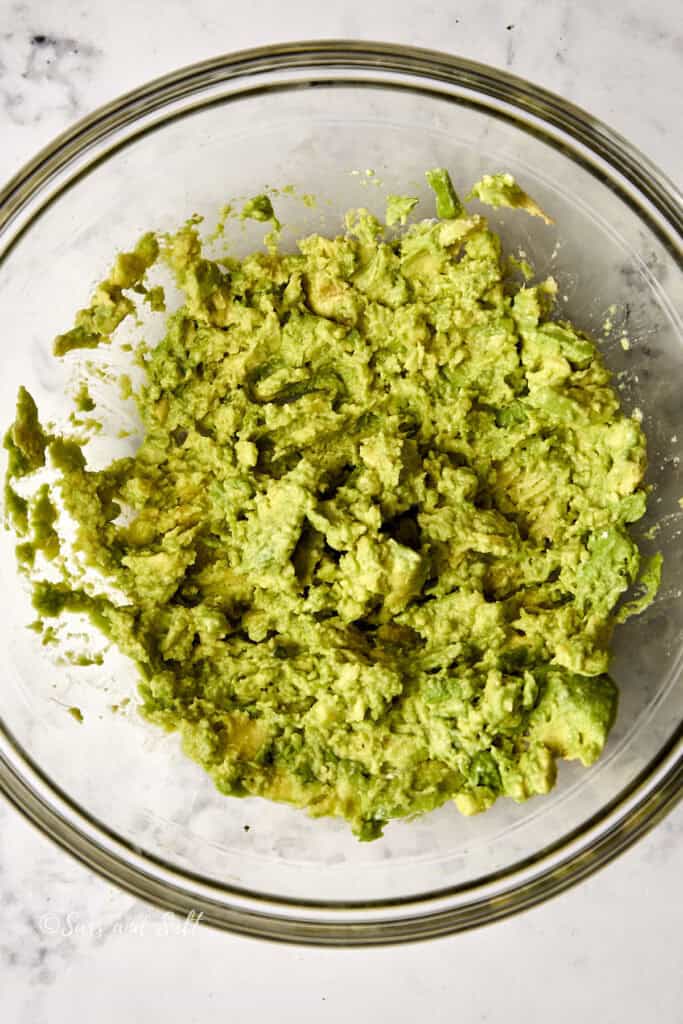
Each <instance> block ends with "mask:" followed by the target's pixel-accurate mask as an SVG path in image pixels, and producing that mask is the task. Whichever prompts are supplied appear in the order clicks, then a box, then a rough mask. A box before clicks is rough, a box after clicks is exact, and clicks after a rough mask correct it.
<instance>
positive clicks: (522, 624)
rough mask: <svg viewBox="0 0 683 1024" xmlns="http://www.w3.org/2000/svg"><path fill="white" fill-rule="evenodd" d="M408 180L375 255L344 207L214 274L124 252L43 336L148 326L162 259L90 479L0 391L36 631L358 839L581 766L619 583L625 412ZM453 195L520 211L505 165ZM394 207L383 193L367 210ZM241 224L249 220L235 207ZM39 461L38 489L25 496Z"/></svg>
mask: <svg viewBox="0 0 683 1024" xmlns="http://www.w3.org/2000/svg"><path fill="white" fill-rule="evenodd" d="M428 179H429V181H430V183H431V184H432V186H433V188H434V191H435V193H436V199H437V208H438V213H439V215H440V219H436V220H425V221H420V222H417V223H413V224H412V225H410V226H408V227H405V228H401V229H400V231H399V232H398V234H397V235H396V237H392V238H391V239H390V240H388V239H387V237H386V236H385V232H384V227H383V225H382V224H381V223H380V222H379V221H378V220H377V219H376V218H375V217H373V216H372V215H370V214H369V213H367V212H366V211H362V210H360V211H354V212H353V213H351V214H349V215H347V219H346V233H345V234H344V235H342V236H340V237H337V238H326V237H321V236H319V235H312V236H310V237H308V238H305V239H303V240H302V241H301V242H299V245H298V252H296V253H293V254H284V253H280V252H279V251H278V250H277V248H276V247H274V246H273V245H269V247H268V251H267V252H257V253H254V254H253V255H251V256H249V257H247V258H245V259H243V260H237V259H232V258H225V259H221V260H218V261H213V260H210V259H208V258H206V257H205V256H204V255H203V253H202V245H201V241H200V238H199V235H198V232H197V228H196V225H195V224H194V223H192V222H190V223H189V224H187V225H185V226H184V227H183V228H182V229H180V230H179V231H178V232H177V233H176V234H174V235H172V236H163V237H157V236H155V235H154V234H151V233H150V234H148V235H145V236H144V237H143V238H142V239H141V241H140V242H139V243H138V246H137V247H136V249H135V250H134V251H133V252H129V253H123V254H121V255H119V256H118V257H117V259H116V262H115V265H114V267H113V270H112V272H111V274H110V276H109V278H108V279H107V280H106V281H104V282H102V284H100V285H99V286H98V288H97V290H96V292H95V295H94V297H93V300H92V303H91V305H90V306H89V307H88V308H87V309H85V310H82V311H81V312H80V313H79V314H78V315H77V317H76V324H75V327H74V328H73V329H72V330H71V331H69V332H67V333H66V334H64V335H61V336H60V337H59V338H58V339H56V342H55V352H56V353H57V354H58V355H60V356H61V355H64V354H65V353H67V352H69V351H71V350H72V349H78V348H83V347H86V348H93V347H95V346H97V345H100V344H102V343H107V342H109V341H110V340H111V334H112V332H113V331H114V330H115V328H116V327H117V326H118V324H119V323H120V322H121V321H122V320H123V319H124V318H126V317H128V316H129V315H130V314H131V313H134V311H135V305H134V297H135V296H136V295H138V296H139V295H143V296H145V301H147V302H149V303H150V304H151V305H152V308H153V309H158V310H163V309H164V301H163V295H160V294H159V292H160V290H159V289H158V288H157V289H154V290H152V296H153V298H152V300H150V299H149V297H148V295H149V293H148V290H147V289H146V288H145V280H146V274H147V271H148V270H149V268H150V267H151V266H153V265H154V264H155V263H156V262H157V261H162V262H164V263H165V264H166V265H168V266H170V268H171V269H172V271H173V272H174V274H175V277H176V280H177V283H178V285H179V287H180V289H181V290H182V293H183V295H184V302H183V305H182V307H181V308H180V309H178V310H177V311H176V312H173V313H172V314H171V315H169V316H168V320H167V324H166V333H165V336H164V338H163V340H162V341H161V342H160V343H159V344H158V345H157V346H156V347H154V348H153V349H151V350H149V349H147V348H146V347H145V346H144V345H143V346H141V348H140V354H139V359H140V362H141V365H143V367H144V369H145V373H146V379H145V382H144V384H143V385H142V386H141V387H140V388H139V390H137V392H136V393H135V395H134V397H135V400H136V402H137V406H138V409H139V413H140V416H141V418H142V421H143V424H144V437H143V440H142V442H141V444H140V446H139V448H138V450H137V451H136V453H135V454H134V455H133V456H130V457H124V458H120V459H118V460H116V461H114V462H112V463H111V464H110V465H108V466H106V467H105V468H103V469H94V468H91V467H90V466H89V465H88V463H87V461H86V457H85V455H84V452H83V439H82V437H78V436H64V435H61V434H57V433H51V432H50V430H49V429H47V428H44V427H43V426H41V423H40V420H39V416H38V411H37V409H36V406H35V403H34V402H33V399H32V398H31V396H30V394H29V393H28V392H27V391H26V390H25V389H23V388H22V389H21V391H20V393H19V399H18V405H17V415H16V420H15V422H14V424H13V426H12V427H11V428H10V430H9V432H8V433H7V436H6V439H5V447H6V448H7V449H8V452H9V467H8V475H7V481H6V487H5V511H6V517H7V520H8V521H9V523H10V525H11V526H12V528H13V529H14V531H15V532H16V533H17V534H18V535H19V536H20V541H21V542H20V544H19V546H18V548H17V554H18V559H19V564H20V566H21V567H22V568H23V570H24V571H25V572H26V573H27V575H28V576H29V578H30V580H31V584H32V590H33V601H34V604H35V606H36V608H37V610H38V613H39V616H40V620H39V621H40V622H44V620H46V619H53V618H54V617H55V616H60V614H61V613H63V612H69V611H71V612H85V613H86V614H87V615H89V616H90V618H91V619H92V621H93V622H94V623H95V624H96V626H97V627H98V628H99V629H100V630H101V631H102V632H103V633H104V634H106V636H107V637H108V638H109V639H110V640H111V641H112V642H113V643H114V644H115V645H116V646H117V647H118V648H119V649H120V650H121V651H122V652H124V653H125V654H126V655H128V656H129V657H130V658H131V659H132V660H133V662H134V663H135V664H136V666H137V668H138V671H139V675H140V680H141V681H140V686H139V692H140V696H141V710H142V713H143V714H144V716H145V717H146V718H147V719H149V720H150V721H151V722H153V723H156V724H158V725H160V726H162V727H163V728H165V729H168V730H177V731H178V732H179V733H180V736H181V737H182V744H183V748H184V750H185V751H186V753H187V754H188V755H189V756H190V757H191V758H193V759H195V760H196V761H197V762H198V763H199V764H200V765H201V766H202V767H203V768H204V769H205V770H206V771H207V772H208V773H209V774H210V775H211V777H212V778H213V780H214V782H215V784H216V786H217V787H218V789H219V790H220V791H221V792H223V793H226V794H231V795H237V796H244V795H259V796H262V797H266V798H269V799H272V800H278V801H287V802H290V803H292V804H295V805H296V806H298V807H303V808H306V809H307V810H308V811H309V813H311V814H312V815H315V816H319V815H336V816H341V817H343V818H345V819H347V820H348V821H349V822H350V824H351V827H352V828H353V831H354V832H355V834H356V835H357V836H358V837H359V838H361V839H366V840H367V839H374V838H376V837H377V836H380V835H381V834H382V829H383V827H384V825H385V824H386V823H387V822H388V821H389V820H390V819H393V818H400V817H405V816H407V815H415V814H416V813H421V812H424V811H428V810H431V809H432V808H435V807H438V806H439V805H441V804H444V803H445V802H446V801H454V802H455V804H456V806H457V807H458V808H459V810H460V811H461V812H463V813H464V814H472V813H475V812H477V811H481V810H484V809H486V808H487V807H489V806H490V805H491V804H492V803H493V802H494V801H495V800H496V799H497V797H498V796H500V795H506V796H509V797H512V798H513V799H514V800H516V801H523V800H526V799H527V798H528V797H531V796H533V795H535V794H540V793H547V792H548V791H549V790H550V789H551V787H552V786H553V784H554V782H555V776H556V759H558V758H569V759H574V758H576V759H579V760H580V761H582V762H583V764H585V765H590V764H592V763H593V762H594V761H595V760H596V758H597V757H598V756H599V754H600V753H601V751H602V749H603V746H604V744H605V740H606V737H607V734H608V732H609V729H610V726H611V724H612V722H613V720H614V716H615V710H616V704H617V691H616V687H615V684H614V683H613V681H612V680H611V679H610V677H609V675H608V674H607V672H608V664H609V643H610V636H611V632H612V627H613V625H614V623H615V621H616V616H617V614H618V612H617V611H616V610H615V606H616V605H617V602H618V600H619V598H620V595H621V594H622V593H623V592H624V591H625V590H626V589H627V588H628V587H629V586H631V585H632V584H633V583H634V582H635V581H636V580H637V579H638V575H639V572H640V564H639V563H640V558H639V552H638V547H637V545H636V543H635V542H634V540H633V539H632V538H631V536H630V535H629V532H628V524H629V523H632V522H635V521H636V520H638V519H639V518H640V517H641V516H642V515H643V514H644V511H645V507H646V491H645V489H644V488H643V486H642V479H643V474H644V470H645V439H644V436H643V433H642V431H641V428H640V426H639V424H638V422H636V420H635V419H633V418H630V417H628V416H626V415H625V414H624V413H623V412H622V411H621V409H620V405H619V400H618V397H617V395H616V393H615V391H614V390H613V388H612V387H611V385H610V375H609V372H608V371H607V370H606V368H605V367H604V365H603V362H602V359H601V357H600V354H599V352H598V350H597V348H596V346H595V344H594V343H593V342H592V341H591V340H590V339H589V338H588V337H586V336H585V335H584V334H582V333H581V332H580V331H579V330H577V329H575V328H574V327H573V326H572V325H571V324H569V323H567V322H565V321H561V320H557V319H551V313H552V309H553V301H554V295H555V285H554V282H553V281H552V279H548V280H546V281H544V282H542V283H540V284H536V285H534V286H523V287H516V286H515V285H513V284H512V283H511V282H510V281H509V280H507V279H506V276H505V272H504V262H503V260H502V258H501V247H500V242H499V239H498V237H497V236H496V234H494V232H493V231H492V230H491V229H490V228H489V226H488V225H487V222H486V220H485V219H484V218H483V217H481V216H478V215H475V214H468V213H467V212H466V210H465V208H464V206H463V205H462V203H461V201H460V200H459V198H458V197H457V195H456V193H455V191H454V189H453V186H452V183H451V181H450V178H449V176H448V174H447V172H445V171H444V170H443V169H441V168H437V169H435V170H434V171H430V172H429V173H428ZM496 190H498V191H496ZM470 197H478V198H480V199H482V200H485V201H487V202H489V203H491V204H492V205H494V206H496V205H510V204H512V205H518V206H522V207H523V208H525V209H527V210H528V211H529V212H532V213H539V208H538V207H537V206H536V204H535V203H533V202H532V201H531V200H528V197H525V194H524V193H523V192H522V191H521V189H519V187H518V186H517V185H516V183H515V182H514V179H512V178H511V177H510V176H509V175H495V176H487V178H485V179H483V184H482V183H478V185H477V186H475V187H474V188H473V190H472V193H471V194H470ZM527 200H528V201H527ZM415 202H416V200H414V199H412V198H410V197H400V196H392V197H390V213H389V217H388V220H389V222H390V223H393V224H397V223H404V222H405V220H406V218H407V216H408V214H409V213H410V211H411V210H412V208H413V206H414V205H415ZM540 215H541V216H544V217H545V214H543V213H542V211H540ZM242 216H251V217H257V218H258V219H263V220H266V219H271V220H273V222H274V223H275V224H276V228H277V227H278V225H277V221H276V219H275V215H274V213H273V210H272V206H271V204H270V200H269V199H268V198H267V197H265V196H264V197H256V198H255V199H254V200H252V201H251V205H248V207H245V210H244V211H243V214H242ZM83 394H87V388H85V387H84V388H83V389H82V390H81V392H80V395H81V400H82V396H83ZM46 465H52V466H53V467H54V468H55V469H56V470H57V473H58V477H57V482H56V483H54V484H52V485H50V487H48V486H47V485H46V484H42V485H41V486H40V487H39V488H38V490H37V492H36V493H35V494H34V495H33V496H28V497H26V496H24V492H25V490H26V485H25V483H24V482H23V481H22V478H23V477H27V476H31V475H32V474H34V473H35V472H38V473H40V471H41V470H42V469H43V467H45V466H46ZM53 499H54V500H53ZM59 505H61V507H62V509H63V510H64V512H60V511H59V508H58V506H59ZM62 514H66V515H67V517H68V518H70V519H71V520H72V521H74V522H75V524H76V539H75V542H74V548H75V550H76V551H77V552H78V556H79V561H78V563H77V562H75V561H74V560H73V559H67V558H66V557H65V551H64V548H65V542H64V541H62V539H61V536H60V533H59V530H58V528H57V525H58V519H59V516H60V515H62ZM39 554H40V558H38V555H39ZM41 559H42V560H43V561H44V562H45V561H46V562H48V563H49V564H50V566H51V567H52V570H53V577H54V574H55V571H56V573H57V579H56V580H55V578H52V579H49V580H48V579H46V578H45V574H44V573H42V574H41V573H40V572H38V569H37V566H38V565H39V563H40V560H41ZM78 566H86V567H88V570H89V571H90V573H92V570H93V569H94V570H96V571H97V573H98V575H99V577H100V578H101V579H102V580H103V581H106V583H107V584H108V585H111V587H113V588H114V590H115V594H113V595H112V593H111V592H110V590H108V589H107V587H105V586H103V587H101V588H100V589H99V590H98V589H97V587H93V585H92V584H91V583H88V584H86V583H85V582H84V580H83V577H82V576H81V575H79V573H82V572H83V571H84V570H83V569H79V568H78ZM659 571H660V564H659V560H658V559H657V558H655V560H652V561H651V562H650V563H649V564H648V565H647V566H646V567H645V570H644V573H643V576H644V577H646V583H647V589H648V599H651V597H652V595H653V594H654V592H655V591H656V586H657V583H658V579H659ZM642 604H643V602H642V601H641V602H640V603H639V604H638V603H636V604H634V605H633V609H634V610H641V608H642ZM622 617H623V616H622ZM48 628H50V627H48Z"/></svg>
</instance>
